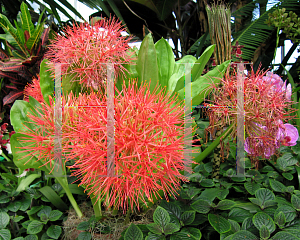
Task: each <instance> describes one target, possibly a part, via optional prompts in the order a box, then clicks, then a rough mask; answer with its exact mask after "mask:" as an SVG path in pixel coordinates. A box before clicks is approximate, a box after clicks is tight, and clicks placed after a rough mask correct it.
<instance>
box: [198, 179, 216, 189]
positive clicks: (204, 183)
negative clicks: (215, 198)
mask: <svg viewBox="0 0 300 240" xmlns="http://www.w3.org/2000/svg"><path fill="white" fill-rule="evenodd" d="M200 185H201V186H202V187H213V186H215V184H214V181H213V180H212V179H203V180H202V181H201V183H200Z"/></svg>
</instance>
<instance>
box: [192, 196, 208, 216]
mask: <svg viewBox="0 0 300 240" xmlns="http://www.w3.org/2000/svg"><path fill="white" fill-rule="evenodd" d="M191 207H192V208H193V209H194V210H195V211H196V212H199V213H208V212H209V211H210V204H209V202H207V201H205V200H202V199H199V200H197V201H195V202H193V203H192V204H191Z"/></svg>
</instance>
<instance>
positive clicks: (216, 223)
mask: <svg viewBox="0 0 300 240" xmlns="http://www.w3.org/2000/svg"><path fill="white" fill-rule="evenodd" d="M208 221H209V223H210V225H211V226H212V227H213V228H214V229H215V230H216V231H217V232H218V233H220V234H221V233H225V232H228V231H230V229H231V225H230V223H229V221H228V220H227V219H225V218H224V217H222V216H221V215H219V214H208Z"/></svg>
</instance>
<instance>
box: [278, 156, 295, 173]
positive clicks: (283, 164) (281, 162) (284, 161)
mask: <svg viewBox="0 0 300 240" xmlns="http://www.w3.org/2000/svg"><path fill="white" fill-rule="evenodd" d="M296 163H298V160H297V158H295V157H294V156H293V154H292V153H284V154H283V155H282V156H281V157H280V158H278V159H277V164H278V166H279V168H280V169H281V170H286V168H287V167H289V166H293V165H295V164H296Z"/></svg>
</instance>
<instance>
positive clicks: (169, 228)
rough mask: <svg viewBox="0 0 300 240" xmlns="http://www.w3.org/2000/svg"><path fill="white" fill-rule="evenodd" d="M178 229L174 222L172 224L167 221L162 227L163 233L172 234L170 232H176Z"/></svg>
mask: <svg viewBox="0 0 300 240" xmlns="http://www.w3.org/2000/svg"><path fill="white" fill-rule="evenodd" d="M179 230H180V227H178V226H176V224H174V223H168V224H167V225H166V226H165V227H164V234H172V233H174V232H177V231H179Z"/></svg>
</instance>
